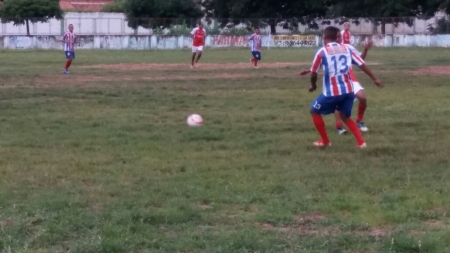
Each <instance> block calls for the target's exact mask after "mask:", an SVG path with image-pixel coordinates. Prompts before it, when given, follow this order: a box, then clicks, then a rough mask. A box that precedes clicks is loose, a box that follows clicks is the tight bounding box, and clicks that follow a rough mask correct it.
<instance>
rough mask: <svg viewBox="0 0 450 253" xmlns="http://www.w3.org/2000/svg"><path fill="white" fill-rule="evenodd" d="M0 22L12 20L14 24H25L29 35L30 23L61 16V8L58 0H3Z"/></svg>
mask: <svg viewBox="0 0 450 253" xmlns="http://www.w3.org/2000/svg"><path fill="white" fill-rule="evenodd" d="M0 18H1V20H2V23H8V22H13V23H14V25H23V24H26V26H27V35H28V36H30V24H29V23H30V22H31V23H37V22H41V23H45V22H48V20H49V19H52V18H57V19H61V18H62V10H61V8H60V7H59V1H58V0H5V1H4V3H3V5H2V6H1V7H0Z"/></svg>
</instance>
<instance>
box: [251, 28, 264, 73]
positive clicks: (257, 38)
mask: <svg viewBox="0 0 450 253" xmlns="http://www.w3.org/2000/svg"><path fill="white" fill-rule="evenodd" d="M248 42H249V44H250V50H251V52H252V55H253V58H251V59H250V61H251V62H252V65H253V67H254V68H258V61H261V50H262V39H261V35H260V33H259V28H255V33H254V34H252V36H250V38H249V39H248Z"/></svg>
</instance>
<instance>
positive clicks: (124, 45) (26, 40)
mask: <svg viewBox="0 0 450 253" xmlns="http://www.w3.org/2000/svg"><path fill="white" fill-rule="evenodd" d="M60 40H61V36H60V35H58V36H30V37H28V36H0V48H8V49H33V48H34V49H61V50H62V48H63V46H62V43H61V42H60ZM366 40H373V41H374V43H375V45H376V46H378V47H411V46H419V47H450V35H386V36H379V35H376V36H353V37H352V42H353V44H354V45H361V44H362V43H363V42H364V41H366ZM262 41H263V46H264V47H318V46H320V45H321V44H322V42H321V41H322V40H321V38H320V37H319V36H315V35H286V36H280V35H275V36H262ZM190 45H191V39H190V38H189V37H187V36H156V35H155V36H129V35H99V36H92V35H90V36H87V35H84V36H83V35H80V36H79V41H78V44H77V48H78V49H141V50H142V49H179V48H189V47H190ZM206 47H213V48H216V47H247V37H246V36H224V35H214V36H207V38H206Z"/></svg>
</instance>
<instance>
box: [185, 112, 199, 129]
mask: <svg viewBox="0 0 450 253" xmlns="http://www.w3.org/2000/svg"><path fill="white" fill-rule="evenodd" d="M186 123H187V124H188V126H190V127H200V126H202V125H203V118H202V116H200V115H198V114H191V115H189V117H187V119H186Z"/></svg>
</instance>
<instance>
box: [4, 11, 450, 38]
mask: <svg viewBox="0 0 450 253" xmlns="http://www.w3.org/2000/svg"><path fill="white" fill-rule="evenodd" d="M197 21H198V20H195V19H169V18H145V19H133V20H127V19H126V17H125V16H124V15H123V14H117V13H73V14H70V13H69V15H66V16H65V18H64V19H63V20H56V19H52V20H49V22H47V23H31V24H30V34H31V35H61V34H62V33H63V32H64V31H65V30H66V27H67V26H68V24H73V25H74V26H75V31H76V33H77V34H80V35H152V34H158V35H183V34H188V33H189V32H190V30H191V29H192V28H193V27H195V26H196V23H197ZM202 21H203V23H204V24H205V29H206V30H207V33H208V34H211V35H218V34H222V35H243V34H248V33H249V32H250V31H251V30H252V28H253V27H259V28H260V29H261V32H262V33H263V34H319V33H321V31H322V30H323V29H324V28H325V27H327V26H329V25H334V26H337V27H339V28H341V29H343V24H344V22H346V21H348V22H350V23H351V29H350V31H351V32H352V33H353V34H355V35H369V34H386V35H389V34H393V35H397V34H398V35H401V34H450V21H449V19H448V18H447V17H445V16H442V17H437V16H436V17H427V18H414V17H405V18H398V17H397V18H345V19H344V18H325V19H314V20H306V19H204V20H202ZM26 31H27V29H26V26H25V25H20V26H14V25H13V24H12V23H2V24H0V35H26Z"/></svg>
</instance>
